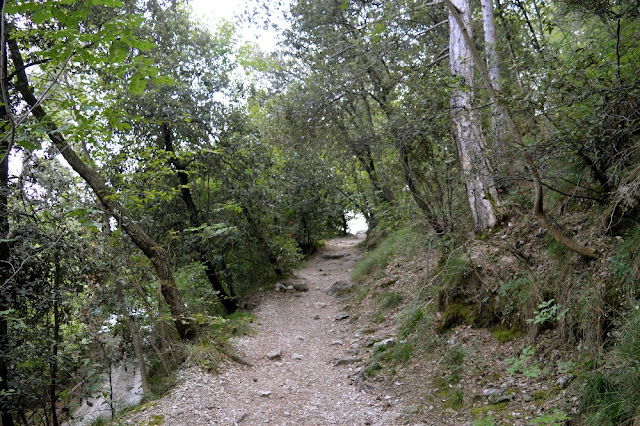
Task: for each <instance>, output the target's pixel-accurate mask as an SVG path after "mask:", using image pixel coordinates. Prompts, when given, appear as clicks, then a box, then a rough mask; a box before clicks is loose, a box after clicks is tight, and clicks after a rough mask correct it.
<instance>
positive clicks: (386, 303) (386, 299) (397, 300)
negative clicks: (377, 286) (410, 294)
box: [378, 291, 402, 310]
mask: <svg viewBox="0 0 640 426" xmlns="http://www.w3.org/2000/svg"><path fill="white" fill-rule="evenodd" d="M401 303H402V295H401V294H400V293H396V292H392V291H391V292H385V293H382V294H380V295H379V296H378V306H379V307H380V309H383V310H391V309H394V308H397V307H398V306H399V305H400V304H401Z"/></svg>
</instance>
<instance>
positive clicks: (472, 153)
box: [449, 0, 500, 232]
mask: <svg viewBox="0 0 640 426" xmlns="http://www.w3.org/2000/svg"><path fill="white" fill-rule="evenodd" d="M454 3H455V4H456V8H457V10H458V11H459V13H460V15H461V17H462V20H463V22H466V23H468V22H469V1H468V0H454ZM449 27H450V39H449V60H450V65H451V75H452V76H453V77H454V78H458V79H459V83H458V84H459V85H462V86H463V87H460V88H458V89H456V90H455V91H454V92H453V94H452V95H451V108H452V115H453V123H454V126H453V133H454V137H455V140H456V144H457V146H458V156H459V158H460V163H461V166H462V173H463V178H464V180H465V186H466V189H467V199H468V200H469V206H470V207H471V214H472V216H473V223H474V230H475V232H482V231H484V230H487V229H491V228H493V227H494V226H495V225H496V223H497V221H498V220H497V216H496V213H495V206H499V205H500V199H499V197H498V191H497V190H496V186H495V182H494V180H493V173H492V170H491V166H490V164H489V159H488V157H487V155H486V152H485V150H486V148H485V145H486V143H485V140H484V136H483V135H482V128H481V126H480V120H479V118H478V115H477V114H476V112H475V111H474V109H473V105H472V103H473V98H474V92H473V61H472V60H471V53H470V51H469V48H468V47H467V44H466V43H465V40H464V37H463V35H462V28H461V27H460V26H459V25H458V23H457V22H456V19H455V18H454V17H453V14H451V13H450V14H449Z"/></svg>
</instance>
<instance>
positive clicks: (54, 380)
mask: <svg viewBox="0 0 640 426" xmlns="http://www.w3.org/2000/svg"><path fill="white" fill-rule="evenodd" d="M54 263H55V270H54V276H53V351H52V353H51V361H50V363H49V369H50V371H51V384H50V390H49V393H50V398H51V424H52V425H53V426H58V424H59V423H58V409H57V407H56V404H57V402H58V394H57V387H58V348H59V346H60V286H61V285H62V269H61V268H60V251H59V250H58V249H56V253H55V256H54Z"/></svg>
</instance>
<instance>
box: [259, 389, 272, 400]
mask: <svg viewBox="0 0 640 426" xmlns="http://www.w3.org/2000/svg"><path fill="white" fill-rule="evenodd" d="M258 395H260V396H261V397H262V398H266V397H267V396H269V395H271V391H268V390H267V391H260V392H258Z"/></svg>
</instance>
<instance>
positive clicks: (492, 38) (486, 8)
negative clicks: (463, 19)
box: [482, 0, 507, 158]
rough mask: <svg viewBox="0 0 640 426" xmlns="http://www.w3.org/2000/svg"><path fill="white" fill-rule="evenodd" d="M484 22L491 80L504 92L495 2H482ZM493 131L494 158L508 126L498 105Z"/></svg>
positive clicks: (493, 115) (494, 109) (493, 108)
mask: <svg viewBox="0 0 640 426" xmlns="http://www.w3.org/2000/svg"><path fill="white" fill-rule="evenodd" d="M482 22H483V24H484V42H485V52H486V59H487V69H488V71H489V79H490V80H491V83H492V84H493V87H494V88H495V89H496V91H497V92H498V93H500V91H501V90H502V83H501V81H500V80H501V75H500V60H499V58H498V50H497V49H496V45H497V40H498V39H497V37H496V25H495V22H494V19H493V0H482ZM491 130H492V131H493V146H492V148H493V152H494V158H498V157H500V155H501V154H502V153H503V152H504V148H505V137H506V136H507V126H506V125H505V121H504V117H503V116H502V113H501V112H500V108H499V107H498V105H496V104H495V103H493V104H492V105H491Z"/></svg>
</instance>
